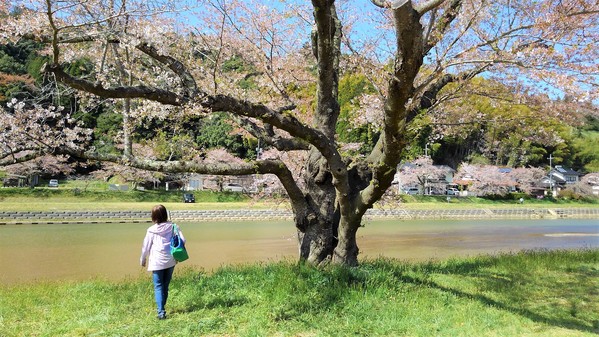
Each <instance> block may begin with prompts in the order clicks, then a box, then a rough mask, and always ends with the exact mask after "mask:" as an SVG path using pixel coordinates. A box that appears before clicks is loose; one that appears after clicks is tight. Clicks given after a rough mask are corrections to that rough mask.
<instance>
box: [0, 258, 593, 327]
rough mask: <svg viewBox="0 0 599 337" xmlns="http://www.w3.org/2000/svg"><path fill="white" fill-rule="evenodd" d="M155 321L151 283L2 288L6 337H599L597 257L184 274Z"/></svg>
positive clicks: (281, 266) (264, 267) (276, 265)
mask: <svg viewBox="0 0 599 337" xmlns="http://www.w3.org/2000/svg"><path fill="white" fill-rule="evenodd" d="M177 268H178V270H177V272H176V273H175V277H174V280H173V283H172V284H171V292H170V298H169V302H168V304H167V310H169V313H170V316H169V319H167V320H165V321H159V320H156V318H155V313H154V310H155V309H154V303H153V289H152V285H151V281H150V277H149V276H145V277H142V278H140V279H130V280H126V281H122V282H108V281H102V280H91V281H87V282H76V283H74V282H56V283H38V284H29V285H20V286H0V332H1V335H2V336H5V337H12V336H427V337H428V336H595V335H596V333H599V317H598V316H597V312H599V250H597V249H594V250H579V251H541V252H539V251H531V252H524V253H517V254H506V255H500V256H495V257H492V256H478V257H471V258H461V259H452V260H447V261H442V262H430V263H419V264H412V263H405V262H401V261H397V260H389V259H378V260H373V261H365V262H363V263H362V264H361V266H360V267H357V268H347V267H341V266H329V267H325V268H314V267H311V266H308V265H304V264H301V263H300V264H298V263H293V262H273V263H268V264H253V265H243V266H227V267H223V268H221V269H219V270H217V271H215V272H214V273H212V274H206V273H204V272H202V271H197V270H192V269H185V268H181V267H177Z"/></svg>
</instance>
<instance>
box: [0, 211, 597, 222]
mask: <svg viewBox="0 0 599 337" xmlns="http://www.w3.org/2000/svg"><path fill="white" fill-rule="evenodd" d="M170 214H171V218H172V219H173V220H174V221H259V220H289V221H291V220H292V219H293V214H292V212H291V211H290V210H286V209H274V210H253V209H239V210H175V211H171V213H170ZM366 216H367V218H370V219H381V220H382V219H389V220H391V219H401V220H427V219H561V218H568V219H599V208H505V209H496V208H480V209H401V208H397V209H371V210H369V211H368V212H367V213H366ZM135 222H139V223H149V222H150V220H149V212H147V211H55V212H2V211H0V225H21V224H68V223H135Z"/></svg>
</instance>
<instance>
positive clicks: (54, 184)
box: [48, 179, 58, 187]
mask: <svg viewBox="0 0 599 337" xmlns="http://www.w3.org/2000/svg"><path fill="white" fill-rule="evenodd" d="M48 187H58V179H50V181H49V182H48Z"/></svg>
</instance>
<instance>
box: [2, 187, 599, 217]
mask: <svg viewBox="0 0 599 337" xmlns="http://www.w3.org/2000/svg"><path fill="white" fill-rule="evenodd" d="M183 193H184V192H182V191H159V190H154V191H100V190H87V191H85V190H80V189H69V188H64V187H60V188H59V189H51V188H45V187H43V188H35V189H28V188H0V206H1V210H3V211H23V212H25V211H119V210H130V211H143V210H149V209H151V208H152V206H154V205H155V204H157V203H161V204H164V205H165V206H166V207H167V208H168V209H171V210H185V209H187V210H219V209H248V208H253V209H272V208H285V209H290V207H289V206H288V202H287V200H286V199H282V198H266V199H259V198H258V199H253V198H251V197H250V196H248V195H244V194H240V193H233V192H212V191H196V192H194V195H195V198H196V203H194V204H185V203H183V202H182V201H183ZM510 207H514V208H517V207H519V208H522V207H527V208H567V207H584V208H591V207H592V208H599V199H598V198H591V199H588V200H565V199H543V200H538V199H526V200H525V201H524V203H523V204H520V203H519V201H518V200H517V199H509V198H508V199H505V200H489V199H483V198H476V197H452V198H450V200H449V201H448V200H447V197H445V196H412V195H402V196H400V197H398V198H396V199H393V200H386V201H384V202H379V203H377V204H375V208H381V209H397V208H405V209H479V208H490V209H492V208H510Z"/></svg>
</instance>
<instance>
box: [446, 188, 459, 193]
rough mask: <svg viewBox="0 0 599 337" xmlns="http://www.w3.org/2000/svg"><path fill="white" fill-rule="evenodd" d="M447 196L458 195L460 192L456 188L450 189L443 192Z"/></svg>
mask: <svg viewBox="0 0 599 337" xmlns="http://www.w3.org/2000/svg"><path fill="white" fill-rule="evenodd" d="M445 194H447V195H460V191H459V190H458V189H457V188H453V187H450V188H448V189H447V191H445Z"/></svg>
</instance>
